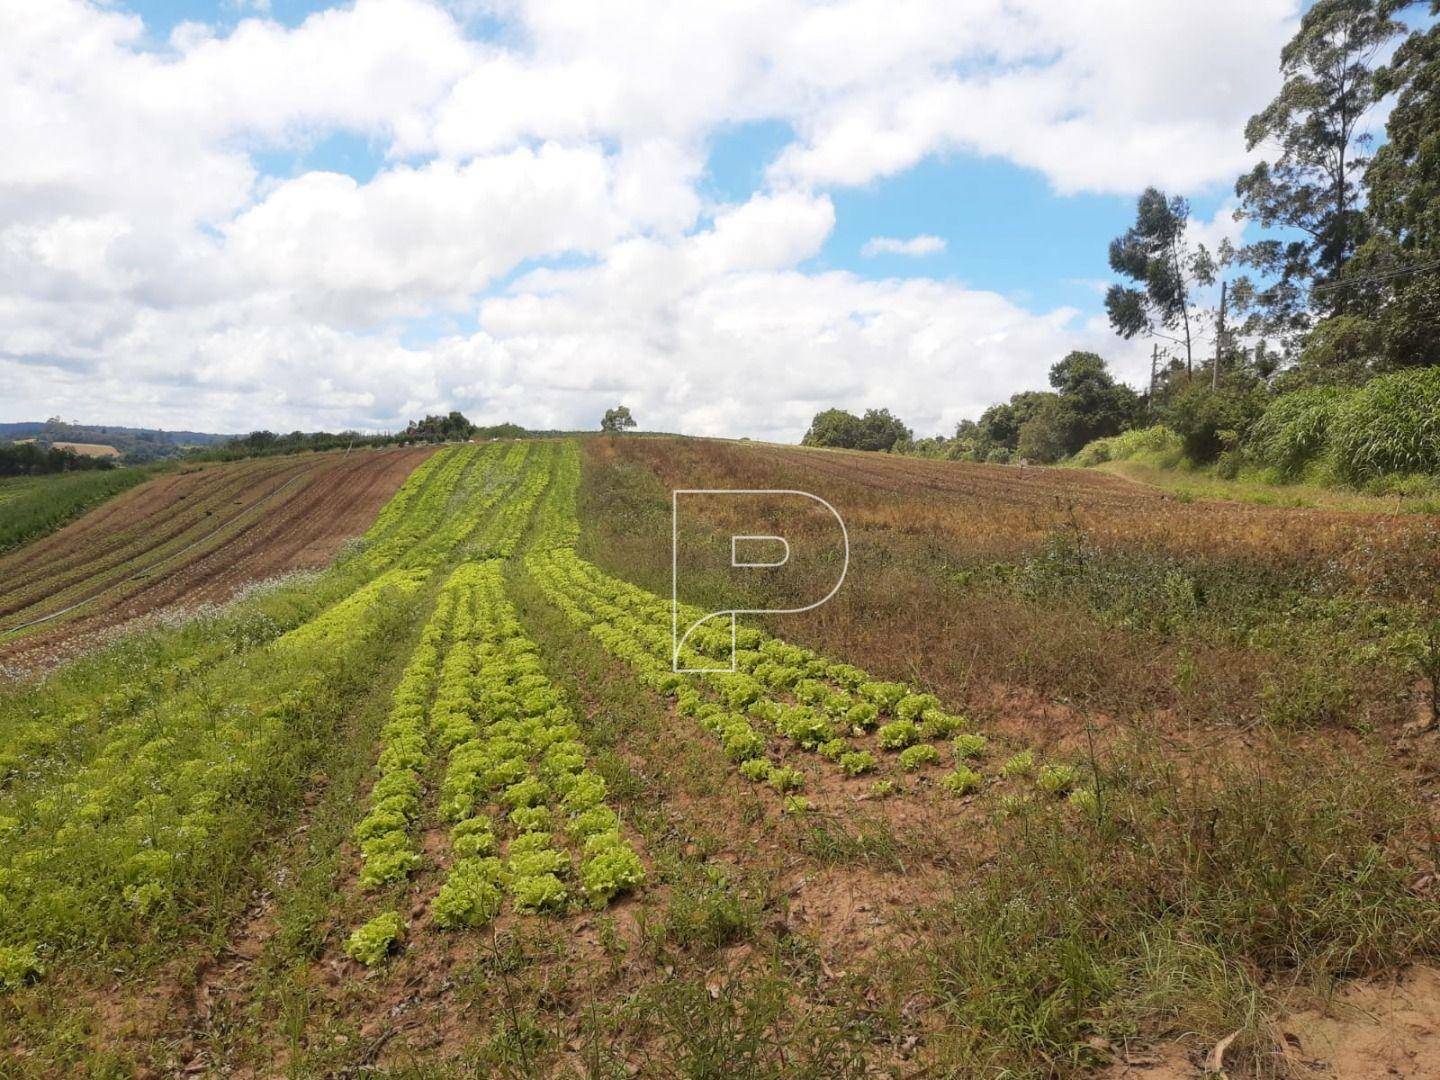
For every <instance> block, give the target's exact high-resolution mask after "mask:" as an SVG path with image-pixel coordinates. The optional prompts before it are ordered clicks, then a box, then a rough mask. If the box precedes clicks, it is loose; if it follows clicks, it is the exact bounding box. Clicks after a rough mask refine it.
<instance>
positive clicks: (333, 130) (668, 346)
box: [0, 0, 1298, 439]
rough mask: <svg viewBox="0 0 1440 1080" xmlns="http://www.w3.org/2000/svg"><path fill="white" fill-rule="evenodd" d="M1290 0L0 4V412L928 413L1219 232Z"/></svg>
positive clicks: (966, 398)
mask: <svg viewBox="0 0 1440 1080" xmlns="http://www.w3.org/2000/svg"><path fill="white" fill-rule="evenodd" d="M1297 10H1298V3H1297V2H1295V0H1206V2H1205V3H1197V2H1195V0H1068V2H1064V3H1062V2H1058V0H828V2H824V3H803V2H791V0H725V2H723V3H722V2H716V3H676V2H674V0H606V2H604V3H596V2H595V0H448V2H447V0H355V2H353V3H347V4H338V5H329V4H323V3H315V2H308V0H268V2H267V0H210V2H186V0H110V2H99V0H92V2H84V0H0V147H3V148H4V150H3V153H0V386H3V390H0V420H24V419H37V418H43V417H45V416H48V415H52V414H60V415H62V416H64V417H65V418H67V419H76V420H82V421H87V422H110V423H130V424H146V425H155V426H166V427H186V428H199V429H204V430H215V431H243V430H249V429H251V428H254V427H261V426H264V427H271V428H277V429H287V430H288V429H290V428H294V427H302V428H316V427H324V428H331V429H334V428H340V427H346V426H359V427H363V428H370V429H382V428H387V427H393V426H397V425H399V424H402V423H403V422H404V421H405V419H407V418H408V417H412V416H417V415H419V414H421V413H423V412H427V411H437V410H442V409H450V408H460V409H463V410H464V411H465V412H466V413H467V415H469V416H470V417H471V418H472V419H476V420H480V421H491V422H495V421H500V420H505V419H508V420H515V421H518V422H520V423H523V424H526V425H530V426H540V427H594V426H596V425H597V423H598V418H599V415H600V413H601V412H603V410H604V409H605V408H606V407H607V406H609V405H613V404H615V403H616V402H626V403H628V404H629V405H630V406H631V407H632V409H633V410H634V412H635V414H636V416H637V418H638V419H639V420H640V422H641V426H642V427H644V428H647V429H657V430H671V431H685V432H690V433H697V434H700V433H703V434H722V435H751V436H757V437H768V438H787V439H793V438H797V437H798V436H799V435H800V434H801V433H802V432H803V431H804V429H805V426H806V424H807V423H808V421H809V418H810V416H811V415H812V414H813V413H814V412H816V411H817V410H818V409H820V408H824V407H828V406H830V405H841V406H846V407H850V408H854V409H860V408H863V407H866V406H870V405H886V406H889V407H891V408H893V409H894V410H895V411H896V412H898V413H899V414H900V415H901V416H902V417H904V418H905V419H906V420H907V421H909V422H910V423H911V424H912V426H914V427H915V428H916V429H917V433H920V434H928V433H933V432H938V431H945V430H948V429H949V428H951V427H953V425H954V423H955V422H956V421H957V420H959V419H960V418H962V417H966V416H972V417H973V416H976V415H978V414H979V412H980V410H981V409H983V408H984V406H985V405H987V404H988V403H990V402H992V401H994V400H996V399H998V398H1003V397H1005V396H1007V395H1008V394H1010V393H1012V392H1014V391H1015V390H1019V389H1025V388H1030V387H1037V386H1041V385H1043V384H1044V379H1045V372H1046V369H1047V368H1048V367H1049V365H1050V364H1052V363H1053V362H1054V361H1055V360H1057V359H1059V357H1060V356H1062V355H1063V354H1064V353H1065V352H1066V351H1067V350H1069V349H1072V348H1076V347H1085V348H1093V349H1096V350H1098V351H1100V352H1101V353H1103V354H1104V355H1106V356H1107V357H1109V358H1111V360H1112V362H1113V363H1114V364H1115V366H1116V367H1117V368H1118V370H1119V371H1120V373H1121V374H1122V375H1123V376H1125V377H1127V378H1128V379H1130V380H1131V381H1134V382H1138V381H1140V380H1141V379H1142V378H1143V373H1144V372H1145V370H1146V369H1147V367H1148V360H1147V359H1146V358H1147V357H1148V351H1149V347H1148V345H1145V344H1143V343H1139V342H1131V343H1126V342H1122V341H1120V340H1119V339H1117V338H1115V337H1114V336H1113V335H1111V334H1110V332H1109V331H1108V329H1107V327H1106V325H1105V321H1104V316H1103V308H1102V305H1101V295H1100V293H1101V290H1102V289H1103V286H1104V283H1105V280H1106V278H1107V268H1106V265H1105V247H1106V244H1107V242H1108V240H1109V239H1110V238H1111V237H1112V236H1114V235H1115V234H1117V233H1118V232H1120V231H1122V230H1123V229H1124V227H1125V226H1126V224H1127V223H1128V220H1129V218H1130V217H1131V216H1132V214H1133V205H1134V197H1135V195H1136V194H1137V193H1138V192H1139V191H1140V190H1141V189H1142V188H1143V187H1144V186H1145V185H1147V184H1157V185H1160V186H1162V187H1164V188H1166V189H1167V190H1170V191H1173V192H1179V193H1184V194H1186V195H1188V196H1189V197H1190V198H1191V200H1192V203H1193V206H1194V211H1195V217H1196V219H1197V223H1198V227H1199V231H1200V232H1201V233H1203V234H1204V235H1205V236H1207V237H1209V238H1210V239H1212V240H1213V239H1216V238H1218V237H1219V236H1221V235H1225V234H1229V235H1234V230H1235V228H1236V226H1234V225H1233V223H1232V222H1231V220H1230V210H1231V209H1232V205H1231V202H1230V192H1231V188H1232V185H1233V182H1234V178H1235V176H1236V175H1237V174H1238V173H1239V172H1240V171H1241V169H1242V168H1243V167H1244V165H1245V163H1246V155H1245V152H1244V145H1243V139H1242V137H1241V129H1242V127H1243V125H1244V121H1245V119H1246V118H1247V117H1248V116H1249V115H1250V114H1251V113H1253V112H1255V111H1256V110H1257V109H1258V108H1260V107H1261V106H1262V105H1263V104H1264V103H1265V102H1266V101H1267V100H1268V99H1269V98H1270V97H1271V96H1272V95H1273V93H1274V91H1275V89H1276V88H1277V86H1278V74H1277V72H1276V63H1277V58H1278V54H1279V49H1280V46H1281V44H1282V42H1283V41H1284V40H1285V39H1286V38H1287V37H1288V36H1289V35H1290V33H1291V32H1293V29H1294V24H1295V20H1296V18H1297Z"/></svg>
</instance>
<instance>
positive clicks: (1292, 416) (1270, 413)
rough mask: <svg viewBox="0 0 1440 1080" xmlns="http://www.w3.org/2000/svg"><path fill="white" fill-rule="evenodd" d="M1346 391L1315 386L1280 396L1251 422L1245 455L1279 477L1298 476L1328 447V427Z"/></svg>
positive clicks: (1346, 394)
mask: <svg viewBox="0 0 1440 1080" xmlns="http://www.w3.org/2000/svg"><path fill="white" fill-rule="evenodd" d="M1347 397H1348V392H1347V391H1345V390H1343V389H1341V388H1340V387H1336V386H1316V387H1311V388H1309V389H1305V390H1297V391H1295V392H1294V393H1293V394H1281V395H1280V396H1279V397H1277V398H1276V399H1275V400H1274V401H1272V402H1271V403H1270V405H1269V406H1268V407H1267V408H1266V410H1265V412H1264V414H1263V415H1261V417H1260V419H1258V420H1256V421H1255V424H1254V426H1253V427H1252V428H1251V429H1250V432H1249V434H1248V435H1247V437H1246V440H1245V450H1246V454H1247V456H1249V457H1250V458H1251V459H1252V460H1254V461H1255V462H1257V463H1258V464H1261V465H1267V466H1269V467H1271V468H1273V469H1275V470H1276V471H1277V472H1278V473H1279V475H1280V476H1282V477H1285V478H1293V477H1296V476H1299V475H1300V474H1301V473H1302V472H1303V471H1304V470H1305V469H1306V467H1307V466H1309V465H1310V464H1312V463H1313V462H1315V461H1317V460H1319V459H1320V457H1321V456H1322V455H1323V454H1324V453H1325V450H1326V448H1327V447H1328V445H1329V438H1330V425H1331V422H1332V421H1333V420H1334V417H1335V414H1336V412H1337V410H1338V409H1339V408H1340V406H1341V405H1342V404H1343V403H1344V402H1345V400H1346V399H1347Z"/></svg>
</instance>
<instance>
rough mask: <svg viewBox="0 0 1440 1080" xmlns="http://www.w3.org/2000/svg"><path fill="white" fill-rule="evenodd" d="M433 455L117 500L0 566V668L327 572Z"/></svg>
mask: <svg viewBox="0 0 1440 1080" xmlns="http://www.w3.org/2000/svg"><path fill="white" fill-rule="evenodd" d="M431 452H432V450H431V449H430V448H425V447H422V448H414V449H401V450H367V451H356V452H351V453H348V454H345V453H330V454H311V455H305V456H301V457H284V458H269V459H261V460H257V461H242V462H234V463H225V464H218V465H211V466H206V467H203V468H200V469H196V470H193V471H186V472H181V473H177V474H174V475H170V476H164V477H160V478H158V479H156V480H154V481H151V482H150V483H148V484H144V485H142V486H140V487H138V488H136V489H134V490H133V491H130V492H127V493H125V494H124V495H122V496H120V497H119V498H117V499H115V500H113V501H112V502H109V503H106V504H105V505H104V506H102V507H100V508H99V509H97V510H95V511H94V512H92V513H89V514H86V515H85V516H84V517H82V518H80V519H79V520H78V521H76V522H74V523H72V524H71V525H69V526H67V527H66V528H64V529H62V530H60V531H59V532H57V533H54V534H53V535H51V536H48V537H45V538H44V539H42V540H40V541H38V542H36V543H34V544H30V545H28V546H26V547H23V548H21V549H20V550H18V551H15V552H12V553H10V554H9V555H6V556H3V557H0V664H3V665H4V666H6V667H10V668H21V669H23V668H26V667H34V666H44V665H45V664H46V663H48V662H50V661H51V660H54V659H59V658H62V657H64V656H67V655H70V654H72V653H73V652H75V651H76V650H77V649H79V648H83V647H84V646H85V645H87V644H88V643H91V642H93V641H94V640H95V639H96V637H97V636H99V635H101V634H103V633H104V632H106V631H109V630H111V629H112V628H115V627H119V626H124V625H125V624H127V623H130V622H132V621H134V620H136V619H139V618H143V617H145V616H149V615H153V614H155V613H157V612H162V611H166V610H169V609H174V608H181V607H192V606H194V605H196V604H201V603H222V602H224V601H226V600H228V599H230V598H231V597H232V596H234V595H235V593H236V592H237V591H238V590H240V589H241V588H242V587H244V586H245V585H247V584H250V583H252V582H255V581H261V580H264V579H266V578H270V577H274V576H276V575H278V574H282V573H286V572H288V571H292V570H308V569H314V568H317V567H320V566H324V565H325V564H326V563H328V562H329V561H330V560H331V559H332V558H334V556H335V553H336V552H337V551H338V550H339V548H340V545H341V544H342V543H344V542H345V541H346V540H347V539H349V538H350V537H352V536H356V535H358V534H359V533H361V532H363V531H364V530H365V529H366V527H368V526H369V524H370V522H371V521H373V520H374V518H375V515H376V514H377V513H378V512H379V510H380V507H382V506H383V505H384V504H385V503H386V501H388V500H389V498H390V497H391V496H392V495H393V494H394V493H395V491H396V489H397V488H399V486H400V485H401V484H402V483H403V482H404V480H405V478H406V477H407V476H409V475H410V472H411V470H412V469H414V468H415V466H416V465H418V464H419V463H420V462H421V461H423V460H424V459H425V458H426V457H427V456H428V455H429V454H430V453H431ZM7 631H8V633H7Z"/></svg>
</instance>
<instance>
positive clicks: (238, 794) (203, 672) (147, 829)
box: [0, 447, 544, 983]
mask: <svg viewBox="0 0 1440 1080" xmlns="http://www.w3.org/2000/svg"><path fill="white" fill-rule="evenodd" d="M499 459H500V453H499V451H498V449H497V448H490V449H487V450H481V449H480V448H477V447H459V448H456V449H455V450H452V451H445V452H442V454H439V455H436V457H435V458H432V459H430V461H428V462H427V463H425V465H422V467H421V470H417V474H416V475H412V477H410V478H409V480H407V483H406V485H405V486H404V487H402V492H403V494H404V503H405V505H406V506H408V508H409V510H408V512H409V514H410V515H412V516H413V518H414V519H415V520H418V521H420V522H422V523H428V524H429V525H430V526H431V528H430V531H428V532H427V531H425V530H424V528H423V526H421V527H417V526H416V525H414V524H413V523H409V522H406V521H402V520H399V519H397V518H396V516H395V514H394V513H393V512H392V513H389V514H383V515H382V518H383V520H380V521H377V522H376V526H375V528H373V529H372V530H371V533H370V534H369V535H370V540H371V542H370V543H369V544H368V545H366V546H365V548H364V550H363V551H361V552H360V554H359V555H357V556H355V557H352V558H350V559H347V560H345V561H343V562H342V563H341V564H339V565H337V566H336V567H334V568H332V569H331V570H329V571H327V572H326V573H324V574H322V575H320V576H319V577H318V578H317V579H313V580H310V581H307V582H305V583H303V584H296V585H292V586H283V587H281V588H280V589H278V590H275V591H274V592H273V593H271V594H268V595H266V596H263V597H261V598H259V599H257V600H256V601H254V602H250V601H247V602H245V603H242V604H241V605H238V606H237V610H236V611H235V612H234V613H233V614H228V613H227V614H226V615H222V616H220V617H218V618H215V619H213V620H208V621H207V622H205V623H204V624H203V625H201V626H200V627H199V628H198V629H196V630H195V631H193V633H189V632H187V634H185V635H182V636H181V638H180V640H181V641H182V642H184V643H187V644H190V645H193V646H194V649H193V651H192V652H191V653H190V654H188V655H186V654H181V655H174V654H171V653H165V654H159V655H163V656H164V657H165V660H166V663H167V666H168V665H170V664H174V665H177V666H179V667H181V668H183V669H184V676H183V678H170V679H168V680H165V679H150V678H149V677H148V676H147V677H146V678H143V679H139V678H137V679H134V680H132V682H131V683H130V684H129V685H124V686H121V687H120V689H118V690H116V691H113V692H111V693H110V694H108V695H101V694H97V693H94V692H93V690H94V688H95V687H96V686H98V685H100V682H99V680H101V679H102V678H103V677H104V676H105V675H106V673H107V672H110V671H111V670H112V668H113V669H114V673H115V674H117V675H120V676H122V677H124V676H126V675H127V673H126V672H124V669H123V667H121V666H119V661H120V660H123V659H124V656H123V654H120V655H119V656H117V658H116V659H115V661H113V662H112V660H111V659H110V658H107V657H106V656H104V655H102V656H100V657H99V658H97V660H96V661H95V662H94V665H93V670H89V669H87V678H88V680H89V681H88V682H82V683H80V684H78V685H77V686H76V687H75V688H74V694H75V696H76V697H77V699H78V697H79V694H80V692H81V690H82V689H83V688H84V687H85V686H89V687H90V688H91V689H92V694H91V696H90V698H89V700H88V702H87V703H86V706H85V710H88V712H87V715H86V717H85V718H84V719H82V720H78V721H76V722H75V726H76V728H77V730H83V731H84V732H85V737H83V738H82V737H80V736H79V735H76V736H75V737H74V738H72V739H71V740H70V742H71V743H73V745H71V746H69V747H68V748H67V752H66V753H65V754H64V755H61V756H57V754H56V747H55V744H54V743H53V742H46V741H45V740H43V739H42V738H40V737H39V732H38V731H37V732H35V735H36V738H35V739H34V740H31V741H27V740H26V739H24V738H22V739H21V740H20V741H19V744H18V747H16V748H15V749H12V750H10V751H9V753H10V754H11V755H12V756H10V757H9V758H8V760H9V761H10V763H11V769H10V771H11V774H12V775H11V782H10V783H9V784H8V785H7V786H6V788H5V790H4V792H3V794H0V968H3V969H4V971H5V972H8V973H9V974H0V981H4V982H10V983H13V982H14V981H16V979H17V978H20V977H24V976H25V975H26V974H33V973H35V972H36V971H38V970H39V969H40V968H41V967H42V966H43V965H44V964H45V963H46V962H47V960H49V959H51V958H53V957H55V956H57V955H59V954H61V953H63V952H65V951H67V950H73V949H76V948H80V947H83V946H85V945H86V944H92V943H95V942H100V941H104V942H107V943H108V945H109V946H110V947H111V948H112V949H113V950H118V952H119V954H120V955H123V952H124V950H125V949H126V948H127V947H128V946H135V945H139V944H141V943H142V942H144V941H145V940H148V939H150V938H152V937H155V936H160V935H164V934H166V933H168V932H173V931H175V930H176V929H178V927H179V925H180V920H181V918H182V916H183V915H184V914H185V913H186V912H192V911H195V910H197V909H215V908H216V907H217V906H223V905H224V904H225V903H226V902H227V898H229V897H231V896H232V895H233V894H234V893H235V889H236V886H237V885H238V884H239V882H240V881H241V880H243V878H244V875H246V874H247V873H248V869H247V866H248V862H249V859H250V857H251V853H252V852H253V849H254V845H255V843H256V841H257V840H258V839H259V838H260V837H261V836H263V835H264V834H265V833H266V832H267V831H269V830H270V829H272V828H273V827H274V825H275V823H276V821H277V820H280V819H281V818H282V817H283V816H284V815H285V814H286V813H288V812H290V811H292V810H293V808H294V807H295V806H297V805H298V804H299V802H300V799H301V797H302V795H303V794H304V792H305V790H306V788H307V786H308V784H309V782H310V776H311V774H312V772H313V768H314V764H315V763H316V762H317V761H319V760H321V759H322V755H323V754H324V752H325V750H326V748H327V747H328V746H329V745H331V743H332V742H333V739H334V737H335V732H336V731H337V730H339V729H340V727H341V725H342V722H343V719H344V717H345V716H346V715H347V714H348V712H349V709H350V707H351V706H352V704H353V702H354V701H355V700H356V699H357V698H358V696H359V695H360V694H362V693H364V692H365V691H366V690H367V689H368V688H369V686H370V685H371V683H372V681H373V672H374V670H375V669H376V668H377V667H378V666H379V665H380V664H381V662H382V661H383V657H384V652H385V650H386V648H387V647H388V642H389V641H391V640H393V628H394V627H396V626H398V625H399V624H400V623H401V622H402V621H403V620H404V619H405V618H407V617H408V616H407V614H406V613H407V610H408V609H409V607H410V604H409V601H410V600H411V599H413V598H415V597H416V595H417V594H418V593H419V591H420V590H421V588H422V586H423V585H424V583H425V581H426V580H427V579H429V578H430V577H431V576H432V575H433V573H434V569H433V567H435V566H436V565H437V560H439V559H441V558H443V557H444V555H445V548H446V547H447V546H448V547H449V548H450V549H451V555H452V557H453V555H454V549H455V548H457V547H458V546H459V545H460V544H462V543H465V542H466V541H468V540H470V539H471V537H469V536H467V535H464V534H457V533H456V531H455V529H454V528H453V526H454V523H455V522H456V520H457V519H459V520H463V521H464V522H465V525H466V527H468V528H470V529H471V530H472V531H479V529H480V527H481V526H483V525H484V524H485V523H486V521H487V520H488V517H489V511H490V509H492V508H493V505H494V503H495V502H496V501H497V500H499V499H500V498H501V497H502V496H503V494H504V493H505V492H507V491H511V490H512V489H513V488H514V480H515V479H517V478H518V476H512V477H510V478H508V479H503V480H500V481H499V482H492V481H495V479H496V478H495V477H490V476H489V475H488V474H489V473H491V472H492V471H495V472H498V470H494V469H492V468H491V466H494V465H495V464H496V463H497V462H498V461H499ZM521 460H523V455H522V456H521ZM422 470H423V471H422ZM538 483H539V485H540V486H541V487H543V483H544V477H543V476H541V477H540V479H539V481H538ZM536 494H537V488H536V487H535V485H534V483H532V486H531V487H530V488H529V489H528V490H527V493H526V497H528V498H529V499H530V500H531V501H532V502H533V499H534V498H535V497H536ZM457 503H459V504H460V505H459V507H458V508H457V507H456V504H457ZM441 526H445V527H446V528H445V531H444V536H443V539H442V540H441V541H440V542H438V543H432V542H431V541H432V540H433V539H434V538H435V536H436V534H437V533H439V532H440V529H441ZM400 538H403V543H401V542H400ZM412 556H413V558H412ZM396 563H398V564H400V565H395V566H394V567H393V568H392V569H389V570H388V571H387V570H385V569H384V567H385V566H387V565H391V564H396ZM292 594H293V595H292ZM314 597H322V598H330V599H332V600H334V601H337V602H333V603H331V604H329V606H327V607H323V608H317V607H316V603H315V600H314V599H313V598H314ZM257 611H259V612H262V613H279V614H278V621H279V622H280V623H284V622H287V621H292V620H293V623H294V624H295V625H292V627H291V629H290V632H289V633H288V634H285V635H284V636H279V634H278V628H277V627H275V626H270V627H269V628H268V629H265V630H263V631H262V632H259V633H258V634H256V635H255V636H254V637H253V638H250V637H247V630H248V628H249V625H250V623H251V622H253V620H254V619H255V618H256V612H257ZM262 621H263V620H262ZM277 637H278V641H277ZM82 666H83V665H82ZM64 685H65V680H64V679H63V678H62V679H60V680H59V681H58V682H57V683H56V686H59V687H63V686H64ZM68 692H69V691H67V693H68ZM62 700H65V699H64V697H63V696H62V697H57V696H56V691H55V689H54V688H52V687H50V685H49V684H42V685H41V686H39V687H37V689H36V690H34V691H33V692H28V691H27V692H25V693H22V694H20V695H18V696H16V697H15V698H14V699H13V702H12V700H11V699H9V698H7V700H6V711H7V714H8V711H9V708H10V705H11V704H13V705H14V707H15V713H14V716H15V717H16V718H17V719H19V718H21V716H22V713H21V709H22V708H24V709H26V710H30V712H31V715H32V716H33V717H34V718H35V719H34V720H33V721H32V723H33V724H35V725H41V726H43V722H57V721H58V722H59V723H60V726H61V727H64V726H65V722H66V721H65V718H64V717H63V716H62V717H56V716H54V715H48V716H42V715H41V713H39V712H35V711H34V710H36V709H43V708H44V706H46V705H47V704H48V705H54V704H56V703H57V702H59V701H62ZM85 710H77V711H85ZM100 720H103V724H101V723H92V721H100ZM17 727H18V728H19V732H20V733H21V734H22V735H23V734H24V733H25V732H26V731H29V730H31V729H30V728H29V727H27V726H25V725H23V724H17ZM12 730H14V729H12ZM16 749H18V754H16V752H15V750H16ZM29 755H35V756H29ZM43 761H48V762H49V764H48V765H45V766H43V767H42V766H41V765H40V762H43ZM17 973H18V975H17Z"/></svg>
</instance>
